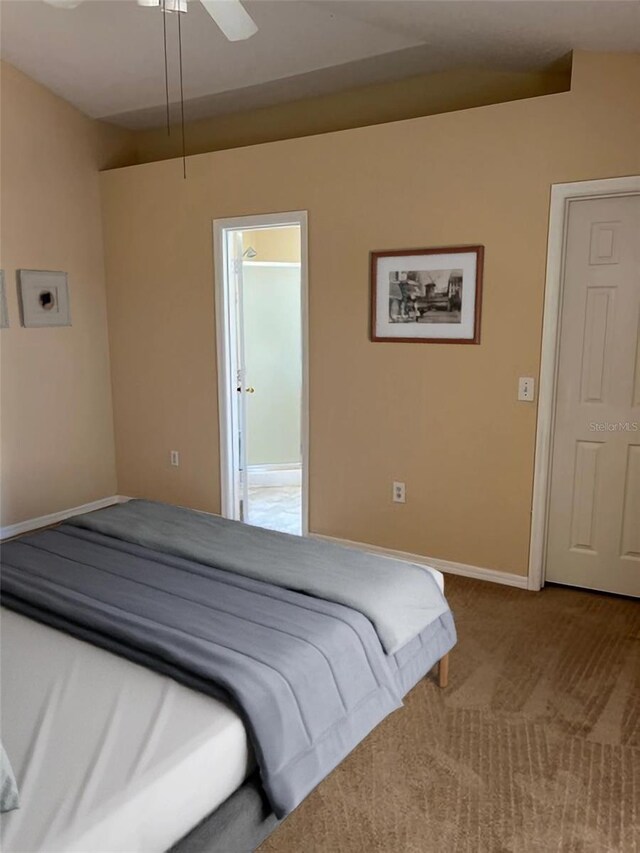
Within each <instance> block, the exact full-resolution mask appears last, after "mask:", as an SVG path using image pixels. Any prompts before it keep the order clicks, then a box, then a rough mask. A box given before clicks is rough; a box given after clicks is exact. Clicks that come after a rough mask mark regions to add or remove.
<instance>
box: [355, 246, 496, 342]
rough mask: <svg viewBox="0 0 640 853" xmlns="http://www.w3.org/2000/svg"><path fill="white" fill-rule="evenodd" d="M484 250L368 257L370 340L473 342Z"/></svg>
mask: <svg viewBox="0 0 640 853" xmlns="http://www.w3.org/2000/svg"><path fill="white" fill-rule="evenodd" d="M483 260H484V246H455V247H448V248H442V249H407V250H402V251H390V252H372V253H371V340H372V341H401V342H404V343H430V344H435V343H439V344H479V343H480V310H481V305H482V266H483Z"/></svg>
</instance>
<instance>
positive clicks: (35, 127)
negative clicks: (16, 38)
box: [0, 63, 132, 525]
mask: <svg viewBox="0 0 640 853" xmlns="http://www.w3.org/2000/svg"><path fill="white" fill-rule="evenodd" d="M0 84H1V95H2V100H1V111H0V121H1V138H0V144H1V162H0V178H1V182H2V184H1V195H2V201H1V211H0V212H1V221H0V228H1V232H0V250H1V252H0V254H1V260H0V266H2V268H3V269H4V271H5V280H6V289H7V297H8V307H9V319H10V324H11V325H10V328H8V329H2V330H1V331H0V355H1V374H0V382H1V394H2V400H1V420H0V429H1V439H2V440H1V448H0V449H1V456H2V497H1V510H2V525H7V524H12V523H14V522H17V521H22V520H25V519H28V518H32V517H36V516H40V515H45V514H48V513H51V512H57V511H58V510H62V509H66V508H69V507H73V506H78V505H79V504H82V503H85V502H87V501H91V500H95V499H97V498H101V497H105V496H108V495H113V494H114V493H115V492H116V476H115V461H114V444H113V415H112V407H111V389H110V379H109V354H108V345H107V329H106V303H105V288H104V263H103V244H102V232H101V221H100V197H99V186H98V169H99V168H103V167H106V166H113V165H118V164H120V163H122V162H126V161H127V160H128V159H129V158H130V156H131V146H132V139H131V135H130V134H128V133H126V132H124V131H120V130H117V129H115V128H111V127H109V126H108V125H104V124H100V123H98V122H94V121H91V120H89V119H87V118H86V117H85V116H83V115H82V114H81V113H79V112H78V111H77V110H75V109H74V108H73V107H71V106H69V104H67V103H65V102H64V101H62V100H61V99H60V98H57V97H55V96H54V95H52V94H51V92H49V91H48V90H46V89H44V88H43V87H42V86H40V85H38V84H37V83H35V82H34V81H32V80H30V79H29V78H28V77H25V75H23V74H22V73H20V72H19V71H17V70H16V69H14V68H12V67H11V66H9V65H6V64H4V63H3V64H2V66H1V80H0ZM19 268H27V269H29V268H32V269H54V270H65V271H67V272H68V274H69V287H70V296H71V316H72V322H73V325H72V326H71V327H70V328H57V329H55V328H49V329H24V328H22V327H21V326H20V319H19V312H18V301H17V290H16V269H19Z"/></svg>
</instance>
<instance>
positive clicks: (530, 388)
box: [518, 376, 536, 403]
mask: <svg viewBox="0 0 640 853" xmlns="http://www.w3.org/2000/svg"><path fill="white" fill-rule="evenodd" d="M535 395H536V380H535V379H534V378H533V376H521V377H520V379H519V380H518V400H524V402H525V403H532V402H533V398H534V397H535Z"/></svg>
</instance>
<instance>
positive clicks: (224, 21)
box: [44, 0, 258, 41]
mask: <svg viewBox="0 0 640 853" xmlns="http://www.w3.org/2000/svg"><path fill="white" fill-rule="evenodd" d="M44 2H45V3H48V4H49V5H50V6H55V7H56V8H58V9H75V8H76V6H79V5H80V4H81V3H82V2H83V0H44ZM136 2H137V4H138V6H160V7H161V8H162V9H163V11H165V12H186V11H187V0H136ZM200 2H201V3H202V5H203V6H204V8H205V9H206V10H207V12H208V13H209V14H210V15H211V17H212V18H213V20H214V21H215V22H216V24H217V25H218V27H219V28H220V29H221V30H222V32H223V33H224V35H225V36H226V37H227V38H228V39H229V41H243V40H244V39H248V38H251V36H252V35H254V33H256V32H257V31H258V27H257V26H256V23H255V21H254V20H253V18H252V17H251V16H250V15H249V13H248V12H247V10H246V9H245V8H244V6H243V5H242V3H241V2H240V0H200Z"/></svg>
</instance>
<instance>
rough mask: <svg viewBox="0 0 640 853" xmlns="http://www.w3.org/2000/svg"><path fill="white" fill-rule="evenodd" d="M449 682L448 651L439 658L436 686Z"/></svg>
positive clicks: (443, 685)
mask: <svg viewBox="0 0 640 853" xmlns="http://www.w3.org/2000/svg"><path fill="white" fill-rule="evenodd" d="M448 683H449V653H448V652H447V654H446V655H445V656H444V657H443V658H440V663H439V664H438V686H439V687H446V686H447V684H448Z"/></svg>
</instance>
